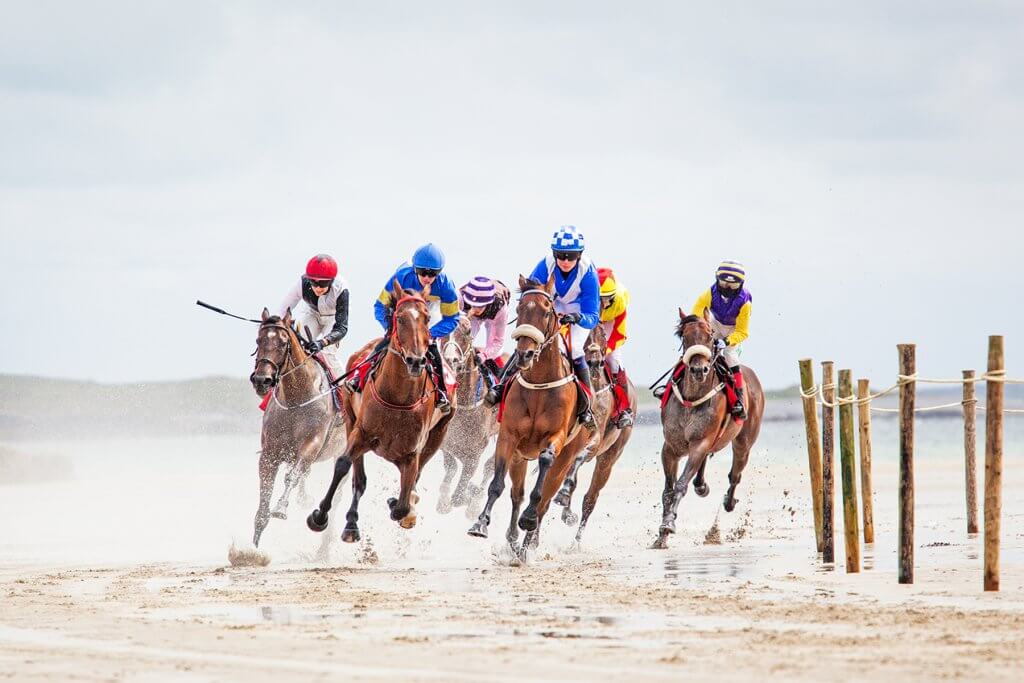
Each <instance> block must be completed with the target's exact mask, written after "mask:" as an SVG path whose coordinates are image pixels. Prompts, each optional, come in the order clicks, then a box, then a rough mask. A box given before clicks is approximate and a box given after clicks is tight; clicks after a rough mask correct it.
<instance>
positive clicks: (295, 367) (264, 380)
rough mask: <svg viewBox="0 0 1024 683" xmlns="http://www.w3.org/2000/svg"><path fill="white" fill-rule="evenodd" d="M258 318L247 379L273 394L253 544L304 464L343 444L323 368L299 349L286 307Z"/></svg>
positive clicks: (280, 514)
mask: <svg viewBox="0 0 1024 683" xmlns="http://www.w3.org/2000/svg"><path fill="white" fill-rule="evenodd" d="M261 319H262V322H261V323H260V327H259V331H258V332H257V333H256V366H255V368H253V372H252V375H250V376H249V381H250V383H251V384H252V386H253V389H255V390H256V393H257V395H259V396H260V397H265V396H266V395H267V394H268V393H270V392H273V395H272V396H271V399H270V401H269V402H268V403H267V409H266V410H265V411H264V413H263V427H262V430H261V432H260V462H259V476H260V502H259V506H258V507H257V509H256V519H255V522H254V530H253V539H252V542H253V545H255V546H257V547H259V544H260V537H261V536H262V535H263V531H264V530H265V529H266V528H267V523H268V522H269V521H270V518H271V517H275V518H277V519H286V518H287V511H288V499H289V496H290V495H291V492H292V489H293V487H295V486H296V485H298V486H302V485H303V484H304V481H305V477H306V475H307V474H308V472H309V468H310V466H311V465H312V464H313V463H314V462H317V461H320V460H326V459H329V458H332V457H335V456H336V455H337V454H338V453H340V452H341V451H342V449H344V448H345V426H344V417H343V414H342V412H341V411H340V410H338V409H337V408H335V404H334V400H333V399H332V397H331V395H330V394H331V388H330V386H329V384H328V379H327V376H326V374H325V373H324V371H323V369H322V368H321V367H320V366H319V364H318V363H316V362H315V361H314V359H313V358H312V357H310V356H309V355H308V354H307V353H306V351H305V349H303V347H302V344H301V343H300V339H299V335H298V332H297V330H295V328H294V325H293V323H292V317H291V310H288V311H286V312H285V315H284V318H280V317H278V316H276V315H270V311H268V310H267V309H266V308H264V309H263V314H262V316H261ZM282 464H287V465H289V468H288V471H287V473H286V474H285V478H284V492H283V493H282V494H281V498H280V499H279V500H278V502H277V505H276V506H274V511H273V512H271V511H270V498H271V496H272V495H273V492H274V483H275V481H276V480H277V472H278V469H279V468H280V467H281V465H282Z"/></svg>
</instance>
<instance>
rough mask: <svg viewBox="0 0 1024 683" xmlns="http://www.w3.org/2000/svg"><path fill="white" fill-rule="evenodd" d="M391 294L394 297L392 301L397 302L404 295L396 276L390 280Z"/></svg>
mask: <svg viewBox="0 0 1024 683" xmlns="http://www.w3.org/2000/svg"><path fill="white" fill-rule="evenodd" d="M391 296H393V297H394V298H395V301H394V302H393V303H397V302H398V300H399V299H401V298H402V297H403V296H405V292H404V291H403V290H402V285H400V284H398V278H395V279H393V280H391Z"/></svg>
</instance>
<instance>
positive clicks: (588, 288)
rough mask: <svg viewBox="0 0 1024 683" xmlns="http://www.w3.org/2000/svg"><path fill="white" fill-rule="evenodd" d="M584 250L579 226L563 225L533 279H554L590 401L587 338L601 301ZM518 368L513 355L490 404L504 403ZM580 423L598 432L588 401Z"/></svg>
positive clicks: (575, 367)
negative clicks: (504, 396)
mask: <svg viewBox="0 0 1024 683" xmlns="http://www.w3.org/2000/svg"><path fill="white" fill-rule="evenodd" d="M583 247H584V240H583V233H581V232H580V231H579V230H577V229H576V226H573V225H563V226H562V227H560V228H559V229H558V230H556V231H555V234H554V235H553V236H552V239H551V255H550V256H547V257H545V258H543V259H542V260H541V261H540V263H538V264H537V267H536V268H534V269H533V272H532V273H531V274H530V279H532V280H534V281H536V282H541V283H547V281H548V279H549V278H551V277H552V276H554V278H555V311H556V312H557V313H558V314H559V315H560V316H561V318H560V322H561V324H562V325H569V343H570V345H571V347H572V348H571V351H572V367H573V371H574V372H575V374H576V378H577V379H578V380H579V382H580V384H582V385H583V386H584V387H586V389H587V394H588V398H589V396H593V395H594V391H593V387H592V385H591V383H590V368H589V367H588V366H587V358H586V346H587V337H588V336H589V335H590V330H592V329H594V328H595V327H597V324H598V322H600V321H599V314H600V312H601V297H600V294H599V290H600V284H599V283H598V281H597V271H596V269H595V268H594V264H593V263H591V262H590V259H589V258H587V257H586V256H584V255H583ZM518 368H519V360H518V358H517V357H516V356H515V355H514V354H513V356H512V358H510V359H509V362H508V363H507V364H506V365H505V372H504V373H503V374H502V378H501V381H500V382H499V383H498V384H497V385H496V386H495V387H494V388H493V389H492V390H491V392H489V393H488V395H487V402H488V403H491V404H492V405H493V404H494V403H497V402H498V401H500V400H501V395H502V393H503V392H504V387H505V384H506V383H507V382H508V379H509V378H510V377H511V376H512V374H513V373H514V372H515V371H516V370H518ZM578 419H579V421H580V424H582V425H583V426H584V427H587V428H588V429H594V428H595V426H596V424H595V422H594V414H593V413H592V412H591V410H590V401H589V400H587V401H584V402H583V409H582V410H581V411H580V414H579V416H578Z"/></svg>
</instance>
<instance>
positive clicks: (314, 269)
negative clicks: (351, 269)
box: [306, 254, 338, 280]
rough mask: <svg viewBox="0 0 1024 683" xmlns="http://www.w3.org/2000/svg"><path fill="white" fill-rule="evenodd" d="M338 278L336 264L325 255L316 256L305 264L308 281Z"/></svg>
mask: <svg viewBox="0 0 1024 683" xmlns="http://www.w3.org/2000/svg"><path fill="white" fill-rule="evenodd" d="M337 276H338V262H337V261H335V260H334V259H333V258H331V257H330V256H328V255H327V254H317V255H316V256H314V257H313V258H311V259H309V263H307V264H306V277H308V278H309V279H310V280H333V279H334V278H336V277H337Z"/></svg>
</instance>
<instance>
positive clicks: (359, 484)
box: [341, 457, 366, 543]
mask: <svg viewBox="0 0 1024 683" xmlns="http://www.w3.org/2000/svg"><path fill="white" fill-rule="evenodd" d="M364 493H366V458H365V457H359V458H356V459H355V462H353V463H352V504H351V505H350V506H349V508H348V513H347V514H346V515H345V529H344V531H342V532H341V540H342V541H344V542H345V543H355V542H356V541H358V540H359V538H360V534H359V499H360V498H362V497H363V494H364Z"/></svg>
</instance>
